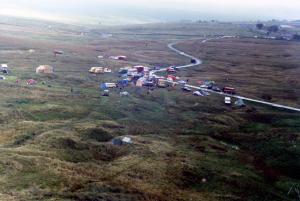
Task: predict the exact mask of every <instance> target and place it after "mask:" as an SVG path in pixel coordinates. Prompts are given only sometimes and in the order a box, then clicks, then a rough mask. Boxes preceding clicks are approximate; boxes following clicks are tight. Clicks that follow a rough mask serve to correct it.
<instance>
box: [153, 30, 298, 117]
mask: <svg viewBox="0 0 300 201" xmlns="http://www.w3.org/2000/svg"><path fill="white" fill-rule="evenodd" d="M234 37H235V36H222V37H218V38H209V39H205V40H203V41H201V42H202V43H206V42H207V41H209V40H215V39H220V38H234ZM176 44H177V43H170V44H168V47H169V48H170V49H171V50H172V51H174V52H176V53H178V54H180V55H182V56H185V57H188V58H190V59H194V60H195V61H196V62H195V63H190V64H186V65H181V66H176V68H189V67H193V66H198V65H201V64H202V61H201V60H200V59H198V58H196V57H194V56H192V55H189V54H187V53H185V52H182V51H180V50H178V49H176V48H175V47H174V45H176ZM166 70H167V68H162V69H160V70H154V71H151V72H150V74H152V75H154V76H157V75H155V73H157V72H163V71H166ZM157 77H158V76H157ZM167 82H169V83H172V84H179V83H178V82H171V81H167ZM185 86H187V87H189V88H192V89H196V90H203V91H208V92H210V93H215V94H218V95H222V96H230V97H233V98H237V99H243V100H246V101H249V102H254V103H259V104H263V105H268V106H272V107H275V108H281V109H286V110H291V111H296V112H300V109H299V108H295V107H290V106H286V105H281V104H276V103H271V102H267V101H262V100H257V99H253V98H247V97H244V96H238V95H230V94H225V93H223V92H216V91H213V90H209V89H205V88H200V87H197V86H193V85H185Z"/></svg>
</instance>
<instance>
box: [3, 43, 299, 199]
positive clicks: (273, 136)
mask: <svg viewBox="0 0 300 201" xmlns="http://www.w3.org/2000/svg"><path fill="white" fill-rule="evenodd" d="M42 41H44V40H42ZM104 43H106V42H104ZM51 44H52V43H50V44H49V46H50V47H51ZM102 44H103V43H102ZM112 44H113V43H112ZM119 44H123V45H122V47H123V48H122V47H118V46H119ZM124 44H125V45H124ZM153 44H156V43H153ZM135 45H139V44H135ZM106 46H108V45H106ZM114 46H117V47H116V49H121V50H122V49H123V50H124V47H125V50H126V49H127V48H128V47H130V46H131V45H130V44H127V42H124V41H119V43H117V42H116V43H115V45H113V47H114ZM14 47H15V48H17V47H18V44H16V45H15V46H14ZM159 47H160V46H158V47H156V48H157V49H159ZM135 48H137V47H135ZM148 48H149V49H152V46H151V45H150V46H149V47H148ZM133 49H134V48H133ZM137 49H138V48H137ZM146 49H147V48H146ZM153 49H154V50H156V49H155V47H153ZM72 50H73V49H72ZM76 50H77V51H79V50H78V49H77V48H76ZM88 50H89V51H91V50H90V49H89V48H88ZM44 51H45V52H46V53H45V54H44V56H42V57H39V58H40V61H47V59H49V58H50V55H51V52H48V53H47V51H49V50H46V49H44ZM103 51H104V50H103ZM84 52H85V51H83V52H82V53H83V54H84ZM91 52H93V51H91ZM132 52H134V50H132ZM67 54H68V53H67ZM93 54H95V55H97V53H93ZM158 54H160V53H158ZM166 54H167V53H166ZM155 55H156V54H154V55H153V58H154V57H155ZM168 55H169V53H168ZM10 56H11V55H7V54H6V55H4V54H3V55H2V57H3V58H4V57H6V58H9V61H11V62H16V63H18V64H19V65H18V66H20V67H21V66H22V65H21V62H22V60H23V59H24V57H22V56H21V57H16V58H15V59H13V58H10ZM93 56H94V55H93ZM93 56H88V57H83V58H81V57H80V56H79V57H72V59H73V62H74V64H77V65H78V63H80V62H82V63H81V64H80V65H78V66H74V67H72V65H70V64H69V63H67V61H68V59H67V58H58V59H57V60H56V61H55V62H59V63H61V64H64V65H61V66H62V67H61V68H62V69H63V70H68V69H80V66H81V65H84V66H89V65H90V63H89V61H90V60H92V58H93ZM137 58H138V57H137ZM31 59H32V61H35V59H34V58H31ZM44 59H45V60H44ZM82 59H84V61H82ZM164 59H165V60H166V62H163V63H165V64H166V63H167V62H171V61H172V62H174V61H175V62H176V61H177V62H180V61H178V60H177V59H176V58H174V57H173V54H172V53H170V58H169V59H166V58H164ZM86 60H87V61H86ZM32 61H28V64H31V65H32V63H31V62H32ZM143 61H144V62H146V61H147V62H148V60H142V61H141V62H143ZM50 62H51V60H50ZM181 62H184V61H181ZM34 65H36V64H34ZM52 65H53V64H52ZM117 65H120V66H121V65H124V64H122V63H121V64H117ZM13 75H14V76H15V77H10V78H9V79H8V80H7V81H5V82H1V83H0V85H1V87H0V93H1V94H5V96H1V98H0V108H1V110H0V111H1V112H0V121H1V129H0V144H1V147H0V149H1V154H0V157H1V160H0V183H1V188H0V192H1V194H0V199H2V200H22V199H23V200H292V198H293V196H295V195H294V194H291V195H290V197H286V192H287V191H288V189H289V187H290V186H291V184H292V183H297V182H298V183H299V180H298V179H299V175H297V170H298V169H299V168H298V167H299V164H298V161H297V160H294V158H297V157H298V154H299V150H298V148H297V147H299V141H298V138H297V136H298V135H299V132H300V131H299V128H298V127H297V125H298V123H299V116H298V115H297V114H294V113H286V112H283V111H274V110H271V109H270V108H263V107H261V106H258V105H250V106H249V107H248V108H244V109H234V108H233V109H232V108H228V107H225V106H223V105H222V98H220V97H215V96H209V97H206V98H197V97H192V96H191V95H186V96H184V95H182V93H181V92H179V90H174V89H170V90H167V89H160V90H155V91H154V92H153V93H151V94H150V95H147V94H146V91H144V90H142V91H140V90H137V89H135V88H129V89H128V91H129V92H130V94H131V95H130V97H122V98H120V97H119V95H118V93H117V91H116V92H114V93H113V94H112V95H111V96H110V97H109V98H107V97H101V96H100V93H99V91H98V89H97V85H98V83H99V81H101V80H105V79H116V78H115V76H111V77H104V76H100V77H90V76H87V75H86V74H85V73H82V75H78V74H77V73H68V74H67V76H66V75H65V74H62V73H56V75H55V76H50V77H46V76H37V75H33V74H32V70H30V68H20V70H14V74H13ZM17 77H18V78H21V79H22V80H24V79H26V78H31V77H35V78H37V79H38V80H39V81H46V83H47V84H46V85H42V84H39V85H37V86H30V87H28V86H25V85H24V84H21V85H16V84H15V83H14V81H15V79H17ZM22 83H24V81H23V82H22ZM48 84H51V87H48V86H47V85H48ZM71 86H75V92H76V93H74V94H71V92H70V87H71ZM121 135H130V136H131V137H132V138H133V141H134V144H133V145H132V146H122V147H117V146H112V145H111V143H110V142H109V141H110V140H111V139H112V138H113V137H116V136H121ZM293 139H296V140H293ZM237 147H238V148H237ZM203 179H205V180H206V181H204V180H203Z"/></svg>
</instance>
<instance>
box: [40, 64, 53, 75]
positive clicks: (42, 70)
mask: <svg viewBox="0 0 300 201" xmlns="http://www.w3.org/2000/svg"><path fill="white" fill-rule="evenodd" d="M35 72H36V73H38V74H40V73H41V74H52V73H53V72H54V69H53V67H52V66H49V65H40V66H39V67H37V68H36V70H35Z"/></svg>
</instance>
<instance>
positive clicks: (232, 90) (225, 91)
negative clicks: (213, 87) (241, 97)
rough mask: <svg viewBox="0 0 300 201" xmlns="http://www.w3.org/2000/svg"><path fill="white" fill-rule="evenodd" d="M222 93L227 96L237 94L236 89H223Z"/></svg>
mask: <svg viewBox="0 0 300 201" xmlns="http://www.w3.org/2000/svg"><path fill="white" fill-rule="evenodd" d="M222 91H223V92H224V93H226V94H235V93H236V91H235V88H233V87H223V90H222Z"/></svg>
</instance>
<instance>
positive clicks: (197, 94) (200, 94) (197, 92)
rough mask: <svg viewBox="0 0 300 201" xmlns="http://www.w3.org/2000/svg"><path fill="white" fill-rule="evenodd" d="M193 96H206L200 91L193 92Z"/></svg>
mask: <svg viewBox="0 0 300 201" xmlns="http://www.w3.org/2000/svg"><path fill="white" fill-rule="evenodd" d="M193 95H194V96H204V94H203V93H201V92H200V91H194V92H193Z"/></svg>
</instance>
